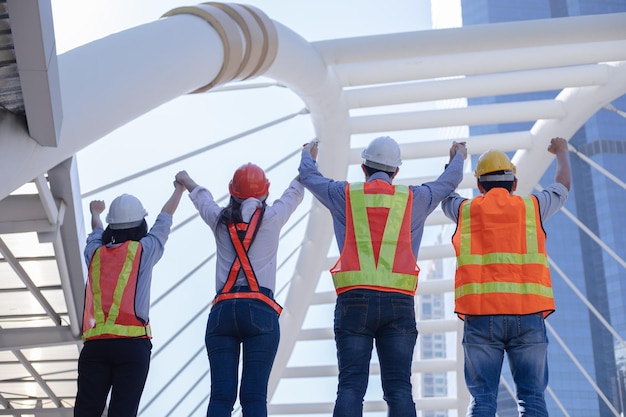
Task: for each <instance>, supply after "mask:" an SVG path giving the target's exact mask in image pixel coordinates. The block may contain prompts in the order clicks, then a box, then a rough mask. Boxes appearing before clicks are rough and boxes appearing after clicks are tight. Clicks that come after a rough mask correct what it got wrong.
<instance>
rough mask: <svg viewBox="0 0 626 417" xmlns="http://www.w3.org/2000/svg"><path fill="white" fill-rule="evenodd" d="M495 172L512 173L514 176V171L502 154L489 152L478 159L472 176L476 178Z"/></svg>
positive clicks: (506, 157)
mask: <svg viewBox="0 0 626 417" xmlns="http://www.w3.org/2000/svg"><path fill="white" fill-rule="evenodd" d="M497 171H513V175H515V172H516V169H515V165H513V163H512V162H511V160H510V159H509V157H508V156H506V154H505V153H504V152H502V151H495V150H489V151H487V152H485V153H483V154H482V155H480V157H479V158H478V163H477V164H476V170H475V171H474V176H475V177H476V178H478V177H480V176H481V175H485V174H489V173H490V172H497Z"/></svg>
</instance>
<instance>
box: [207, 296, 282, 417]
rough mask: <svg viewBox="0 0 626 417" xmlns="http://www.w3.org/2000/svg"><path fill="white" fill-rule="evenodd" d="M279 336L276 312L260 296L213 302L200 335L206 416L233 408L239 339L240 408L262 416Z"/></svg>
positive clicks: (226, 416)
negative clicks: (207, 371) (207, 369)
mask: <svg viewBox="0 0 626 417" xmlns="http://www.w3.org/2000/svg"><path fill="white" fill-rule="evenodd" d="M279 339H280V329H279V325H278V314H277V313H276V311H274V310H273V309H272V308H271V307H270V306H269V305H267V304H265V303H264V302H262V301H259V300H252V299H234V300H224V301H220V302H218V303H217V304H215V306H213V308H212V309H211V313H210V314H209V321H208V324H207V329H206V337H205V345H206V349H207V352H208V355H209V364H210V366H211V397H210V400H209V407H208V410H207V416H208V417H230V415H231V412H232V411H233V406H234V404H235V400H236V399H237V385H238V370H239V353H240V347H241V345H243V371H242V376H241V389H240V402H241V409H242V413H243V415H244V416H245V417H266V416H267V384H268V381H269V377H270V372H271V370H272V365H273V363H274V358H275V357H276V351H277V350H278V342H279Z"/></svg>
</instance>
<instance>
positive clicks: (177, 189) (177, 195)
mask: <svg viewBox="0 0 626 417" xmlns="http://www.w3.org/2000/svg"><path fill="white" fill-rule="evenodd" d="M183 191H185V185H184V184H183V183H181V182H179V181H174V192H172V195H171V196H170V198H169V199H168V200H167V201H166V202H165V204H164V205H163V208H162V209H161V212H162V213H167V214H169V215H174V212H175V211H176V209H177V208H178V203H180V199H181V197H182V196H183Z"/></svg>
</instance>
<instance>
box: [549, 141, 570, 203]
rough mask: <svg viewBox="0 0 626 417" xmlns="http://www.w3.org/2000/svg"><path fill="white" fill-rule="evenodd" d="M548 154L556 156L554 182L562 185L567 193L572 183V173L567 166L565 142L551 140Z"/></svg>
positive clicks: (567, 156)
mask: <svg viewBox="0 0 626 417" xmlns="http://www.w3.org/2000/svg"><path fill="white" fill-rule="evenodd" d="M548 152H550V153H553V154H554V155H556V173H555V175H554V181H555V182H558V183H560V184H563V186H564V187H565V188H567V190H568V191H569V189H570V186H571V182H572V173H571V169H570V166H569V155H568V149H567V141H566V140H565V139H563V138H552V140H551V141H550V145H549V146H548Z"/></svg>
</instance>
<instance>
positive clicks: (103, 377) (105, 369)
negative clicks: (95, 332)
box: [74, 338, 152, 417]
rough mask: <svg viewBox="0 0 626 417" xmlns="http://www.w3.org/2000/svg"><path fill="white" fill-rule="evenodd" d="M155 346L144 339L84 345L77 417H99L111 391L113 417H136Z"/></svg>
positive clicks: (81, 357) (79, 362)
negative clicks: (151, 353)
mask: <svg viewBox="0 0 626 417" xmlns="http://www.w3.org/2000/svg"><path fill="white" fill-rule="evenodd" d="M151 351H152V342H151V341H150V339H147V338H146V339H144V338H115V339H96V340H89V341H87V342H85V345H84V346H83V349H82V350H81V351H80V356H79V358H78V393H77V394H76V403H75V406H74V416H75V417H100V416H101V415H102V412H103V411H104V407H105V406H106V401H107V396H108V395H109V390H110V391H111V401H110V402H109V410H108V414H107V415H109V416H111V417H132V416H136V415H137V409H138V408H139V401H140V400H141V394H142V393H143V388H144V385H145V384H146V378H147V377H148V369H149V367H150V352H151Z"/></svg>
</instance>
